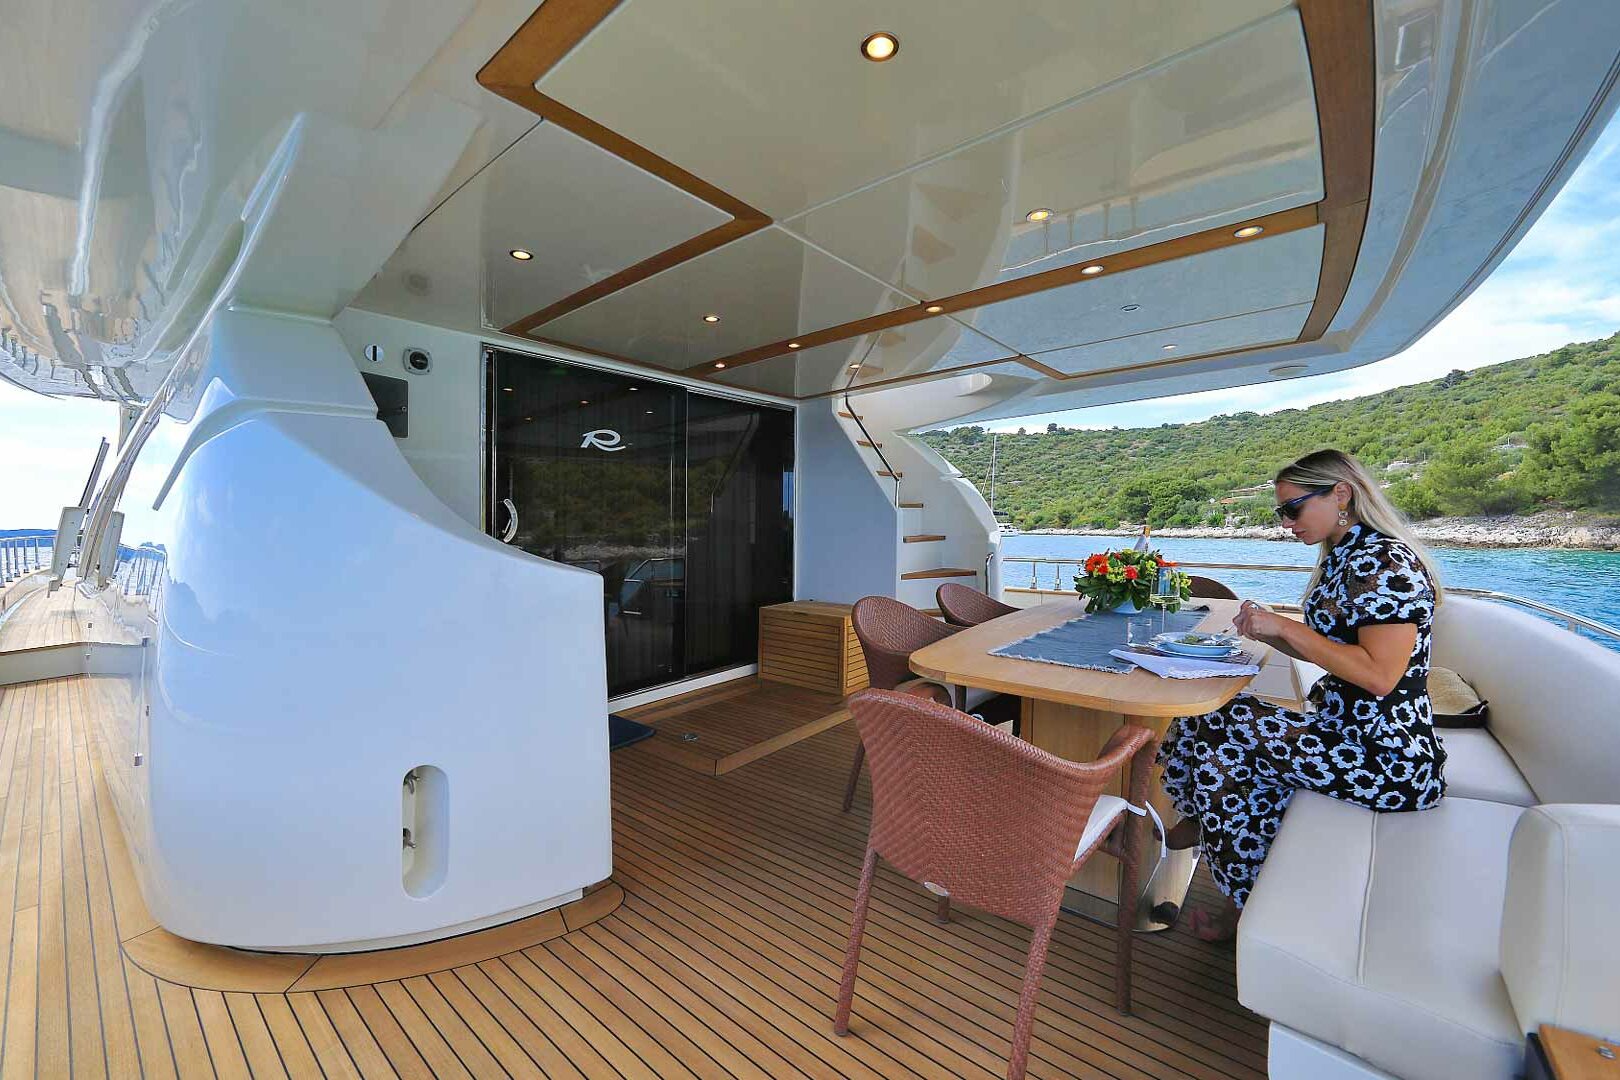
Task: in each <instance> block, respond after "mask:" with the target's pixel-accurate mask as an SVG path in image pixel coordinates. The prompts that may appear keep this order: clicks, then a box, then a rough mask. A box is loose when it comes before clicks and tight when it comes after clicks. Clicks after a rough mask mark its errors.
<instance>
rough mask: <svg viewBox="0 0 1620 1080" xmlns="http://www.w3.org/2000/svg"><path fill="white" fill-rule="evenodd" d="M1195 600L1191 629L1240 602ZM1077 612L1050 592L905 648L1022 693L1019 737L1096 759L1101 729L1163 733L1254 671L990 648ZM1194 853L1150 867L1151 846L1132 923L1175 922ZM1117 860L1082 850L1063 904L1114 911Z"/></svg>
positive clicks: (929, 666) (1261, 654)
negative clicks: (1036, 602)
mask: <svg viewBox="0 0 1620 1080" xmlns="http://www.w3.org/2000/svg"><path fill="white" fill-rule="evenodd" d="M1193 605H1196V606H1203V605H1208V607H1209V612H1208V614H1207V615H1206V616H1205V618H1204V619H1203V621H1202V622H1200V623H1199V624H1198V627H1197V629H1199V630H1201V631H1220V630H1225V629H1227V628H1228V627H1230V626H1231V625H1232V619H1233V617H1234V616H1235V615H1236V614H1237V612H1238V607H1239V602H1238V601H1236V600H1203V599H1200V600H1196V601H1194V602H1193ZM1189 610H1190V608H1189ZM1085 617H1087V615H1086V612H1085V607H1084V604H1083V603H1082V601H1080V600H1079V599H1074V600H1056V601H1050V602H1047V603H1043V604H1041V605H1040V606H1038V607H1031V608H1025V609H1023V610H1021V611H1016V612H1013V613H1012V614H1008V615H1002V616H1000V617H999V618H995V619H991V620H990V621H989V622H984V623H980V624H979V625H978V626H972V627H969V628H967V629H966V630H962V631H960V632H959V633H956V634H952V635H951V636H950V637H948V638H945V639H943V640H941V641H937V642H935V643H934V644H932V645H929V646H926V647H924V648H922V649H918V650H917V651H916V652H914V653H912V655H911V669H912V670H913V671H915V672H916V673H917V674H918V675H921V676H923V677H924V678H927V679H933V680H935V681H938V682H941V683H946V684H948V685H950V686H955V687H977V688H980V689H984V690H992V691H996V692H997V693H1003V694H1013V695H1016V696H1017V697H1019V698H1020V699H1022V706H1021V709H1020V717H1021V719H1020V731H1021V734H1022V737H1023V738H1024V739H1025V740H1026V741H1028V742H1030V743H1031V744H1033V745H1035V746H1038V747H1040V748H1041V749H1043V750H1047V751H1050V752H1051V753H1053V754H1056V755H1058V756H1059V757H1062V758H1067V759H1068V760H1070V761H1092V760H1094V759H1095V758H1096V757H1097V754H1098V752H1099V751H1100V750H1101V749H1102V747H1103V744H1104V743H1106V742H1107V741H1108V739H1109V737H1110V736H1111V735H1113V733H1114V732H1115V731H1117V730H1119V728H1120V727H1121V726H1123V725H1125V724H1138V725H1140V726H1142V727H1145V728H1149V729H1151V730H1152V731H1153V732H1155V733H1156V734H1157V735H1158V736H1159V737H1160V738H1162V737H1163V736H1164V734H1165V732H1166V731H1167V730H1168V729H1169V727H1170V722H1171V721H1172V720H1173V719H1175V718H1176V717H1178V716H1197V715H1200V714H1202V713H1207V712H1212V711H1214V710H1215V709H1218V708H1220V707H1221V706H1222V705H1225V704H1226V703H1227V702H1228V701H1230V700H1231V699H1232V698H1233V697H1234V696H1236V695H1237V694H1238V693H1239V692H1240V691H1242V690H1243V688H1244V687H1245V686H1247V685H1248V684H1249V682H1250V680H1251V678H1252V676H1218V677H1214V678H1207V679H1165V678H1160V677H1159V676H1157V675H1154V674H1153V673H1152V672H1149V671H1145V670H1142V669H1140V668H1138V669H1137V670H1135V671H1132V672H1130V673H1128V674H1121V673H1116V672H1111V671H1094V670H1091V669H1089V668H1076V667H1066V666H1063V665H1060V664H1049V663H1041V662H1039V661H1035V660H1017V659H1014V658H1012V657H1007V656H995V655H992V650H994V649H997V648H1000V647H1001V646H1003V645H1007V644H1010V643H1012V642H1014V641H1018V640H1020V639H1022V638H1026V637H1029V636H1030V635H1031V634H1035V633H1039V632H1040V631H1042V630H1046V629H1049V628H1051V627H1054V626H1058V625H1060V624H1062V623H1065V622H1068V621H1069V620H1071V619H1078V618H1085ZM1134 618H1136V619H1138V620H1140V622H1139V626H1140V628H1141V630H1142V633H1141V637H1140V639H1141V640H1145V639H1146V638H1148V637H1151V636H1152V634H1153V633H1156V632H1157V631H1158V629H1159V616H1158V614H1157V613H1155V612H1144V613H1142V614H1141V615H1138V616H1134ZM1124 644H1125V642H1124V641H1123V640H1122V641H1121V642H1120V646H1121V647H1122V648H1123V647H1124ZM1243 648H1244V650H1245V651H1246V652H1248V653H1249V654H1250V655H1252V656H1253V657H1254V660H1255V663H1257V664H1263V663H1265V659H1266V655H1267V654H1268V653H1269V652H1270V649H1269V648H1268V647H1267V646H1265V645H1263V644H1261V643H1259V642H1255V641H1250V640H1247V639H1245V641H1244V643H1243ZM1161 776H1162V770H1160V769H1158V768H1157V767H1155V769H1154V779H1153V782H1152V783H1150V784H1149V785H1148V790H1149V801H1151V802H1152V803H1153V806H1154V808H1155V809H1156V810H1157V811H1158V812H1159V816H1160V817H1161V818H1162V819H1163V820H1164V822H1165V824H1166V826H1167V827H1168V826H1169V825H1171V824H1174V822H1175V821H1176V814H1175V811H1174V810H1173V808H1172V807H1171V806H1170V799H1169V796H1168V795H1166V794H1165V791H1164V785H1163V783H1162V781H1161ZM1122 781H1123V778H1119V779H1116V781H1115V782H1114V785H1113V786H1111V787H1110V788H1109V789H1108V792H1109V793H1110V794H1115V795H1120V794H1123V790H1122ZM1134 824H1135V825H1136V827H1138V828H1143V829H1146V828H1147V827H1148V826H1147V823H1146V822H1145V821H1143V819H1141V818H1135V819H1134ZM1144 839H1145V844H1144V847H1143V848H1142V850H1144V851H1148V852H1154V851H1157V850H1158V844H1157V842H1156V841H1155V840H1154V838H1153V837H1152V835H1151V834H1148V835H1147V836H1146V837H1145V838H1144ZM1197 862H1198V859H1197V849H1189V850H1187V851H1182V852H1177V851H1172V852H1169V854H1168V857H1167V858H1166V859H1165V860H1164V861H1163V862H1162V863H1161V864H1160V865H1159V866H1158V870H1157V872H1153V869H1152V868H1153V860H1152V858H1151V856H1150V858H1149V861H1148V863H1147V864H1146V865H1145V866H1144V870H1143V875H1142V876H1143V881H1144V887H1143V891H1142V894H1141V895H1140V896H1139V897H1138V898H1137V901H1136V905H1137V927H1138V929H1143V930H1159V929H1166V928H1168V927H1169V926H1170V925H1171V924H1172V923H1173V922H1174V918H1175V914H1176V912H1177V911H1179V908H1180V906H1181V904H1182V903H1183V901H1184V899H1185V897H1186V893H1187V887H1188V885H1189V884H1190V883H1191V880H1192V875H1193V871H1194V869H1195V868H1196V866H1197ZM1119 870H1120V868H1119V865H1118V861H1117V860H1116V859H1114V858H1113V857H1111V856H1106V855H1099V856H1094V857H1093V858H1091V859H1089V860H1087V863H1086V866H1085V867H1083V868H1082V869H1081V871H1080V872H1079V873H1078V874H1076V875H1075V876H1074V879H1073V880H1072V881H1071V882H1070V883H1069V894H1068V897H1067V898H1066V899H1065V901H1064V906H1065V907H1066V908H1068V909H1069V910H1072V911H1077V912H1080V913H1082V914H1086V915H1091V916H1094V917H1097V918H1112V914H1111V911H1112V909H1113V904H1114V903H1115V902H1116V901H1117V900H1118V897H1119ZM1168 905H1174V908H1172V907H1170V906H1168Z"/></svg>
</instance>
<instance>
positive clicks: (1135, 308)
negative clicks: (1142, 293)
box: [1119, 304, 1142, 311]
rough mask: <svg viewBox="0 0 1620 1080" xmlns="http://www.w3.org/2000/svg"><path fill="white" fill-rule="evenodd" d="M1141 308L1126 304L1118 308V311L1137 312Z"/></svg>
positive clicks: (1139, 305) (1138, 305)
mask: <svg viewBox="0 0 1620 1080" xmlns="http://www.w3.org/2000/svg"><path fill="white" fill-rule="evenodd" d="M1141 307H1142V305H1141V304H1126V305H1125V306H1124V307H1122V308H1120V309H1119V310H1121V311H1139V310H1141Z"/></svg>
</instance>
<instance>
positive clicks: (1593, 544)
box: [1028, 510, 1620, 551]
mask: <svg viewBox="0 0 1620 1080" xmlns="http://www.w3.org/2000/svg"><path fill="white" fill-rule="evenodd" d="M1413 529H1414V531H1416V532H1417V534H1418V537H1419V538H1420V539H1422V540H1423V541H1424V542H1425V543H1429V544H1435V545H1437V546H1441V547H1472V548H1562V549H1565V550H1572V551H1620V519H1615V518H1603V517H1594V516H1593V515H1590V514H1579V513H1576V512H1574V511H1561V510H1547V511H1543V512H1542V513H1539V514H1532V515H1529V516H1526V517H1519V516H1517V515H1513V514H1509V515H1506V516H1503V517H1456V518H1431V519H1429V520H1428V521H1420V522H1415V523H1414V524H1413ZM1028 531H1029V533H1030V534H1031V535H1039V536H1081V535H1085V536H1137V535H1140V533H1141V531H1142V530H1141V527H1140V526H1137V527H1134V528H1117V529H1106V528H1089V529H1030V530H1028ZM1153 535H1154V536H1162V537H1166V538H1177V539H1189V540H1287V541H1290V542H1292V541H1293V539H1294V538H1293V537H1292V536H1290V535H1289V533H1288V530H1286V529H1284V528H1282V527H1280V526H1268V525H1245V526H1239V527H1236V528H1230V529H1228V528H1216V527H1214V526H1207V525H1200V526H1195V527H1192V528H1163V529H1155V530H1154V531H1153Z"/></svg>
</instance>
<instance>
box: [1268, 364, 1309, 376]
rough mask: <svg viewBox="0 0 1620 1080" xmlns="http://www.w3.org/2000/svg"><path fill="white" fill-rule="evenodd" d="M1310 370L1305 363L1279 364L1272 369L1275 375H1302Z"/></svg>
mask: <svg viewBox="0 0 1620 1080" xmlns="http://www.w3.org/2000/svg"><path fill="white" fill-rule="evenodd" d="M1306 370H1308V365H1305V364H1278V365H1277V366H1276V367H1274V368H1272V369H1271V373H1272V374H1273V375H1300V374H1303V373H1304V372H1305V371H1306Z"/></svg>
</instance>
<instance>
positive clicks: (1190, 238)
mask: <svg viewBox="0 0 1620 1080" xmlns="http://www.w3.org/2000/svg"><path fill="white" fill-rule="evenodd" d="M1317 224H1319V222H1318V219H1317V214H1316V204H1315V203H1310V204H1307V205H1305V206H1296V207H1292V208H1290V209H1288V210H1278V211H1276V212H1275V213H1271V214H1266V215H1264V216H1263V217H1257V218H1251V219H1249V220H1247V221H1237V222H1233V223H1232V224H1230V225H1221V226H1219V227H1217V228H1214V229H1205V230H1204V231H1202V232H1196V233H1191V234H1189V235H1187V236H1178V237H1176V238H1175V239H1173V240H1163V241H1160V242H1159V243H1156V244H1145V245H1143V246H1142V247H1138V248H1130V249H1128V250H1126V251H1120V252H1116V253H1114V254H1112V255H1107V256H1103V257H1101V258H1097V259H1088V260H1086V261H1084V262H1079V263H1075V264H1074V265H1072V266H1061V267H1058V268H1056V269H1054V270H1046V271H1043V272H1041V273H1039V274H1030V275H1029V276H1027V277H1021V278H1016V279H1014V280H1012V281H998V282H996V283H995V284H993V285H986V286H983V287H982V288H978V289H972V290H970V291H968V292H964V293H957V294H956V295H955V296H947V297H941V298H940V299H937V300H928V301H925V302H923V303H918V304H912V305H908V306H907V307H903V308H899V309H897V310H894V311H885V312H880V313H878V314H876V315H871V316H868V317H867V318H864V319H857V320H855V321H854V322H848V323H844V324H842V325H840V326H831V327H828V328H827V329H825V330H817V331H814V332H813V333H809V334H801V335H799V336H797V337H793V338H783V339H782V340H781V341H776V342H772V343H771V344H769V345H761V346H758V347H757V348H753V349H746V350H744V351H742V352H739V353H733V354H732V355H730V356H723V357H720V358H719V359H718V360H711V361H705V362H704V363H702V364H694V365H692V366H691V367H689V368H687V369H686V371H685V372H683V374H686V375H690V376H692V377H693V378H703V377H712V376H713V375H714V374H716V373H717V372H718V371H719V370H721V369H720V368H717V367H716V366H715V365H716V364H721V365H724V367H725V368H737V367H743V366H745V365H747V364H753V363H758V362H759V361H761V360H768V359H770V358H772V357H775V356H783V355H786V354H787V353H788V352H790V351H791V350H789V349H788V344H789V342H797V343H798V344H799V346H800V348H801V349H813V348H815V347H816V346H817V345H827V344H830V343H831V342H834V341H842V340H844V339H845V338H852V337H859V336H860V335H862V334H869V333H872V332H873V331H876V330H887V329H889V328H891V327H895V326H905V325H907V324H910V323H914V322H921V321H922V320H924V319H933V318H937V317H939V316H940V315H948V314H951V313H953V312H958V311H969V310H972V309H974V308H981V307H985V306H986V305H989V304H996V303H1000V302H1001V301H1003V300H1013V299H1017V298H1019V297H1022V296H1029V295H1030V294H1032V293H1038V292H1044V291H1046V290H1047V289H1056V288H1061V287H1062V286H1065V285H1074V284H1077V283H1079V282H1084V281H1100V280H1102V279H1103V278H1106V277H1111V276H1113V275H1116V274H1120V273H1123V272H1126V271H1129V270H1140V269H1142V268H1143V267H1145V266H1155V265H1158V264H1159V263H1166V262H1172V261H1174V260H1176V259H1185V258H1188V257H1190V256H1193V255H1202V254H1205V253H1207V252H1211V251H1219V250H1221V249H1222V248H1228V247H1235V246H1237V245H1239V244H1260V243H1264V242H1265V241H1266V240H1267V239H1268V238H1272V237H1277V236H1282V235H1284V234H1286V233H1291V232H1295V231H1297V230H1299V229H1308V228H1311V227H1313V226H1315V225H1317ZM1251 225H1258V226H1260V227H1261V228H1262V229H1264V230H1265V231H1264V232H1263V233H1261V234H1260V235H1259V236H1254V237H1250V238H1247V239H1241V238H1239V237H1238V236H1237V235H1235V234H1236V233H1237V232H1238V230H1240V229H1244V228H1247V227H1249V226H1251ZM1092 265H1097V266H1101V267H1103V272H1102V273H1100V274H1096V275H1087V274H1085V273H1083V271H1084V269H1085V268H1086V267H1087V266H1092ZM929 307H937V308H939V309H940V310H939V311H937V312H930V311H928V310H927V308H929Z"/></svg>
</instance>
